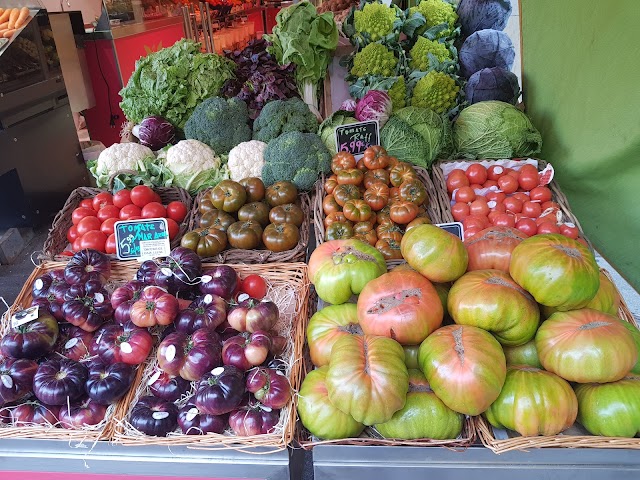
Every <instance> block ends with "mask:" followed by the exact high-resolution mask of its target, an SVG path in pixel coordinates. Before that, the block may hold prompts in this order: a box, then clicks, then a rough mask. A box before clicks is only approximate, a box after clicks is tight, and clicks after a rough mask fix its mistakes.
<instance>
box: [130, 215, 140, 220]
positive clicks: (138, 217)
mask: <svg viewBox="0 0 640 480" xmlns="http://www.w3.org/2000/svg"><path fill="white" fill-rule="evenodd" d="M127 220H142V217H141V216H140V215H131V216H130V217H129V218H127Z"/></svg>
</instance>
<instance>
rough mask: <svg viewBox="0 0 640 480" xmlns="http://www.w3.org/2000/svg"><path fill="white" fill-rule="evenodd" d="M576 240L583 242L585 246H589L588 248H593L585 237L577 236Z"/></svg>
mask: <svg viewBox="0 0 640 480" xmlns="http://www.w3.org/2000/svg"><path fill="white" fill-rule="evenodd" d="M576 241H577V242H580V243H581V244H583V245H584V246H585V247H587V248H591V247H590V246H589V244H588V243H587V241H586V240H585V239H584V238H582V237H578V238H576Z"/></svg>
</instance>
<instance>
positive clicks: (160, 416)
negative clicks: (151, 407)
mask: <svg viewBox="0 0 640 480" xmlns="http://www.w3.org/2000/svg"><path fill="white" fill-rule="evenodd" d="M151 416H152V417H153V418H154V420H164V419H165V418H167V417H168V416H169V412H153V413H152V414H151Z"/></svg>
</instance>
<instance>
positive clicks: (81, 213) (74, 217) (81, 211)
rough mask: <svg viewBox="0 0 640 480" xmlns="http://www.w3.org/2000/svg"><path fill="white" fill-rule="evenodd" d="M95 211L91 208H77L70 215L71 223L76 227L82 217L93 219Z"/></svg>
mask: <svg viewBox="0 0 640 480" xmlns="http://www.w3.org/2000/svg"><path fill="white" fill-rule="evenodd" d="M95 216H96V211H95V210H94V209H92V208H85V207H78V208H76V209H75V210H74V211H73V213H72V214H71V222H72V223H73V224H74V225H77V224H78V222H79V221H80V220H82V219H83V218H84V217H95Z"/></svg>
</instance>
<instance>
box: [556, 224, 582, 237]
mask: <svg viewBox="0 0 640 480" xmlns="http://www.w3.org/2000/svg"><path fill="white" fill-rule="evenodd" d="M560 233H561V234H562V235H564V236H565V237H569V238H573V239H574V240H575V239H576V238H578V235H580V231H579V230H578V227H576V226H575V225H574V224H573V223H563V224H562V225H560Z"/></svg>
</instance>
